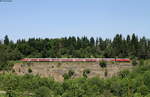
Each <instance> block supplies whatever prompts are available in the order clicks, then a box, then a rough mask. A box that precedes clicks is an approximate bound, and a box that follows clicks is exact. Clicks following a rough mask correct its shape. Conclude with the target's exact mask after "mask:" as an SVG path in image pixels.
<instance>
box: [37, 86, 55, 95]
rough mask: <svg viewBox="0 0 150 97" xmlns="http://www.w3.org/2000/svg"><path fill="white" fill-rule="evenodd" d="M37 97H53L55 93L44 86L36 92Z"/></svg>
mask: <svg viewBox="0 0 150 97" xmlns="http://www.w3.org/2000/svg"><path fill="white" fill-rule="evenodd" d="M35 97H53V93H52V92H51V90H50V89H49V88H47V87H45V86H42V87H40V88H39V89H37V90H36V91H35Z"/></svg>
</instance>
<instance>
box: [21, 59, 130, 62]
mask: <svg viewBox="0 0 150 97" xmlns="http://www.w3.org/2000/svg"><path fill="white" fill-rule="evenodd" d="M101 60H104V61H112V62H130V59H128V58H24V59H21V60H20V61H23V62H98V61H101Z"/></svg>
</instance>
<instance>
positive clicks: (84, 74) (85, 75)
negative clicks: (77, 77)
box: [83, 69, 91, 78]
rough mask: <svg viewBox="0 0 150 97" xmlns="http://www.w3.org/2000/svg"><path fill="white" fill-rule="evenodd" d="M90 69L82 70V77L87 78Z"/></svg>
mask: <svg viewBox="0 0 150 97" xmlns="http://www.w3.org/2000/svg"><path fill="white" fill-rule="evenodd" d="M90 72H91V71H90V69H85V70H83V77H85V78H87V77H88V74H89V73H90Z"/></svg>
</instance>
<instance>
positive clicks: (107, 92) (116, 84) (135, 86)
mask: <svg viewBox="0 0 150 97" xmlns="http://www.w3.org/2000/svg"><path fill="white" fill-rule="evenodd" d="M0 82H1V83H0V90H2V91H6V92H7V93H6V96H2V97H149V95H150V93H149V91H150V83H149V82H150V64H145V65H140V66H136V67H135V68H134V69H133V70H132V71H128V70H125V71H122V72H120V73H119V75H118V76H115V77H112V78H109V79H105V80H104V79H100V78H98V77H94V78H85V77H82V78H77V79H69V80H65V81H64V82H61V83H59V82H55V81H54V80H53V79H51V78H41V77H39V76H33V75H31V74H29V75H24V76H17V75H14V74H10V73H5V74H1V75H0Z"/></svg>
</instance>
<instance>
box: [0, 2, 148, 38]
mask: <svg viewBox="0 0 150 97" xmlns="http://www.w3.org/2000/svg"><path fill="white" fill-rule="evenodd" d="M149 5H150V0H12V2H0V39H3V37H4V36H5V35H6V34H7V35H8V36H9V38H10V39H12V40H17V39H22V38H25V39H28V38H29V37H35V38H38V37H41V38H60V37H65V36H66V37H68V36H79V37H82V36H87V37H102V38H113V37H114V36H115V35H116V34H117V33H120V34H123V35H124V36H126V35H127V34H132V33H135V34H136V35H138V36H140V37H142V36H146V37H147V38H150V6H149Z"/></svg>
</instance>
